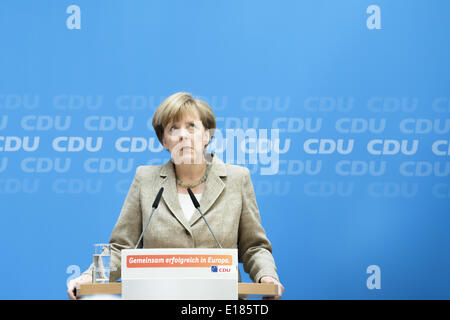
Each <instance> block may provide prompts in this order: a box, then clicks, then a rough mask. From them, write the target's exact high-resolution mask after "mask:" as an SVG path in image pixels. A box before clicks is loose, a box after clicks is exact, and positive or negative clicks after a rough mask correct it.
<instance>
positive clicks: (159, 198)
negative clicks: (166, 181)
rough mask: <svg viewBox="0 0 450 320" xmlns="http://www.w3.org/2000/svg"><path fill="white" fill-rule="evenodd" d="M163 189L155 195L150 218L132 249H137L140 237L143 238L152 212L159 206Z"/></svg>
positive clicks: (151, 214)
mask: <svg viewBox="0 0 450 320" xmlns="http://www.w3.org/2000/svg"><path fill="white" fill-rule="evenodd" d="M163 191H164V188H161V189H159V191H158V194H157V195H156V198H155V201H153V204H152V212H151V213H150V217H148V221H147V224H146V225H145V227H144V229H143V230H142V233H141V236H140V237H139V240H138V242H137V243H136V246H135V247H134V248H135V249H136V248H137V246H138V245H139V242H141V240H142V237H143V236H144V232H145V230H147V227H148V225H149V224H150V220H151V219H152V216H153V212H155V210H156V208H158V205H159V201H160V200H161V196H162V194H163Z"/></svg>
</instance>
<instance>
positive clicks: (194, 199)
mask: <svg viewBox="0 0 450 320" xmlns="http://www.w3.org/2000/svg"><path fill="white" fill-rule="evenodd" d="M187 191H188V193H189V196H190V197H191V200H192V203H193V204H194V207H195V208H196V209H198V208H200V203H198V201H197V198H196V197H195V196H194V193H193V192H192V190H191V188H188V189H187Z"/></svg>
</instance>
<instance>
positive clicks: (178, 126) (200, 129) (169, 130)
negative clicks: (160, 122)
mask: <svg viewBox="0 0 450 320" xmlns="http://www.w3.org/2000/svg"><path fill="white" fill-rule="evenodd" d="M162 140H163V145H164V148H165V149H166V150H169V151H170V154H171V155H172V160H173V161H174V163H175V164H200V163H202V162H203V161H204V151H205V146H206V145H207V144H208V142H209V140H210V134H209V131H208V130H206V129H205V127H204V126H203V124H202V121H201V120H200V117H199V116H198V112H197V110H194V111H193V112H190V113H185V114H184V115H183V116H182V117H181V119H180V120H179V121H170V122H169V123H168V124H167V126H166V127H165V128H164V135H163V139H162Z"/></svg>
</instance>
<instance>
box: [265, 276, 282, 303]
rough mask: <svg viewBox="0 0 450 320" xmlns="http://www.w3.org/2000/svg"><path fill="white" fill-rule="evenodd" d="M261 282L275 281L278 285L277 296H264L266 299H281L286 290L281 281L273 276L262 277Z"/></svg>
mask: <svg viewBox="0 0 450 320" xmlns="http://www.w3.org/2000/svg"><path fill="white" fill-rule="evenodd" d="M259 282H260V283H273V284H276V285H277V286H278V294H277V295H276V296H270V297H263V299H264V300H279V299H281V296H282V295H283V292H284V287H283V285H282V284H281V283H280V282H279V281H277V280H276V279H274V278H272V277H262V278H261V279H260V280H259Z"/></svg>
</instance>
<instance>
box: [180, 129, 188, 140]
mask: <svg viewBox="0 0 450 320" xmlns="http://www.w3.org/2000/svg"><path fill="white" fill-rule="evenodd" d="M188 136H189V131H188V130H186V129H185V128H181V129H180V132H179V137H180V140H182V139H186V138H187V137H188Z"/></svg>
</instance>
